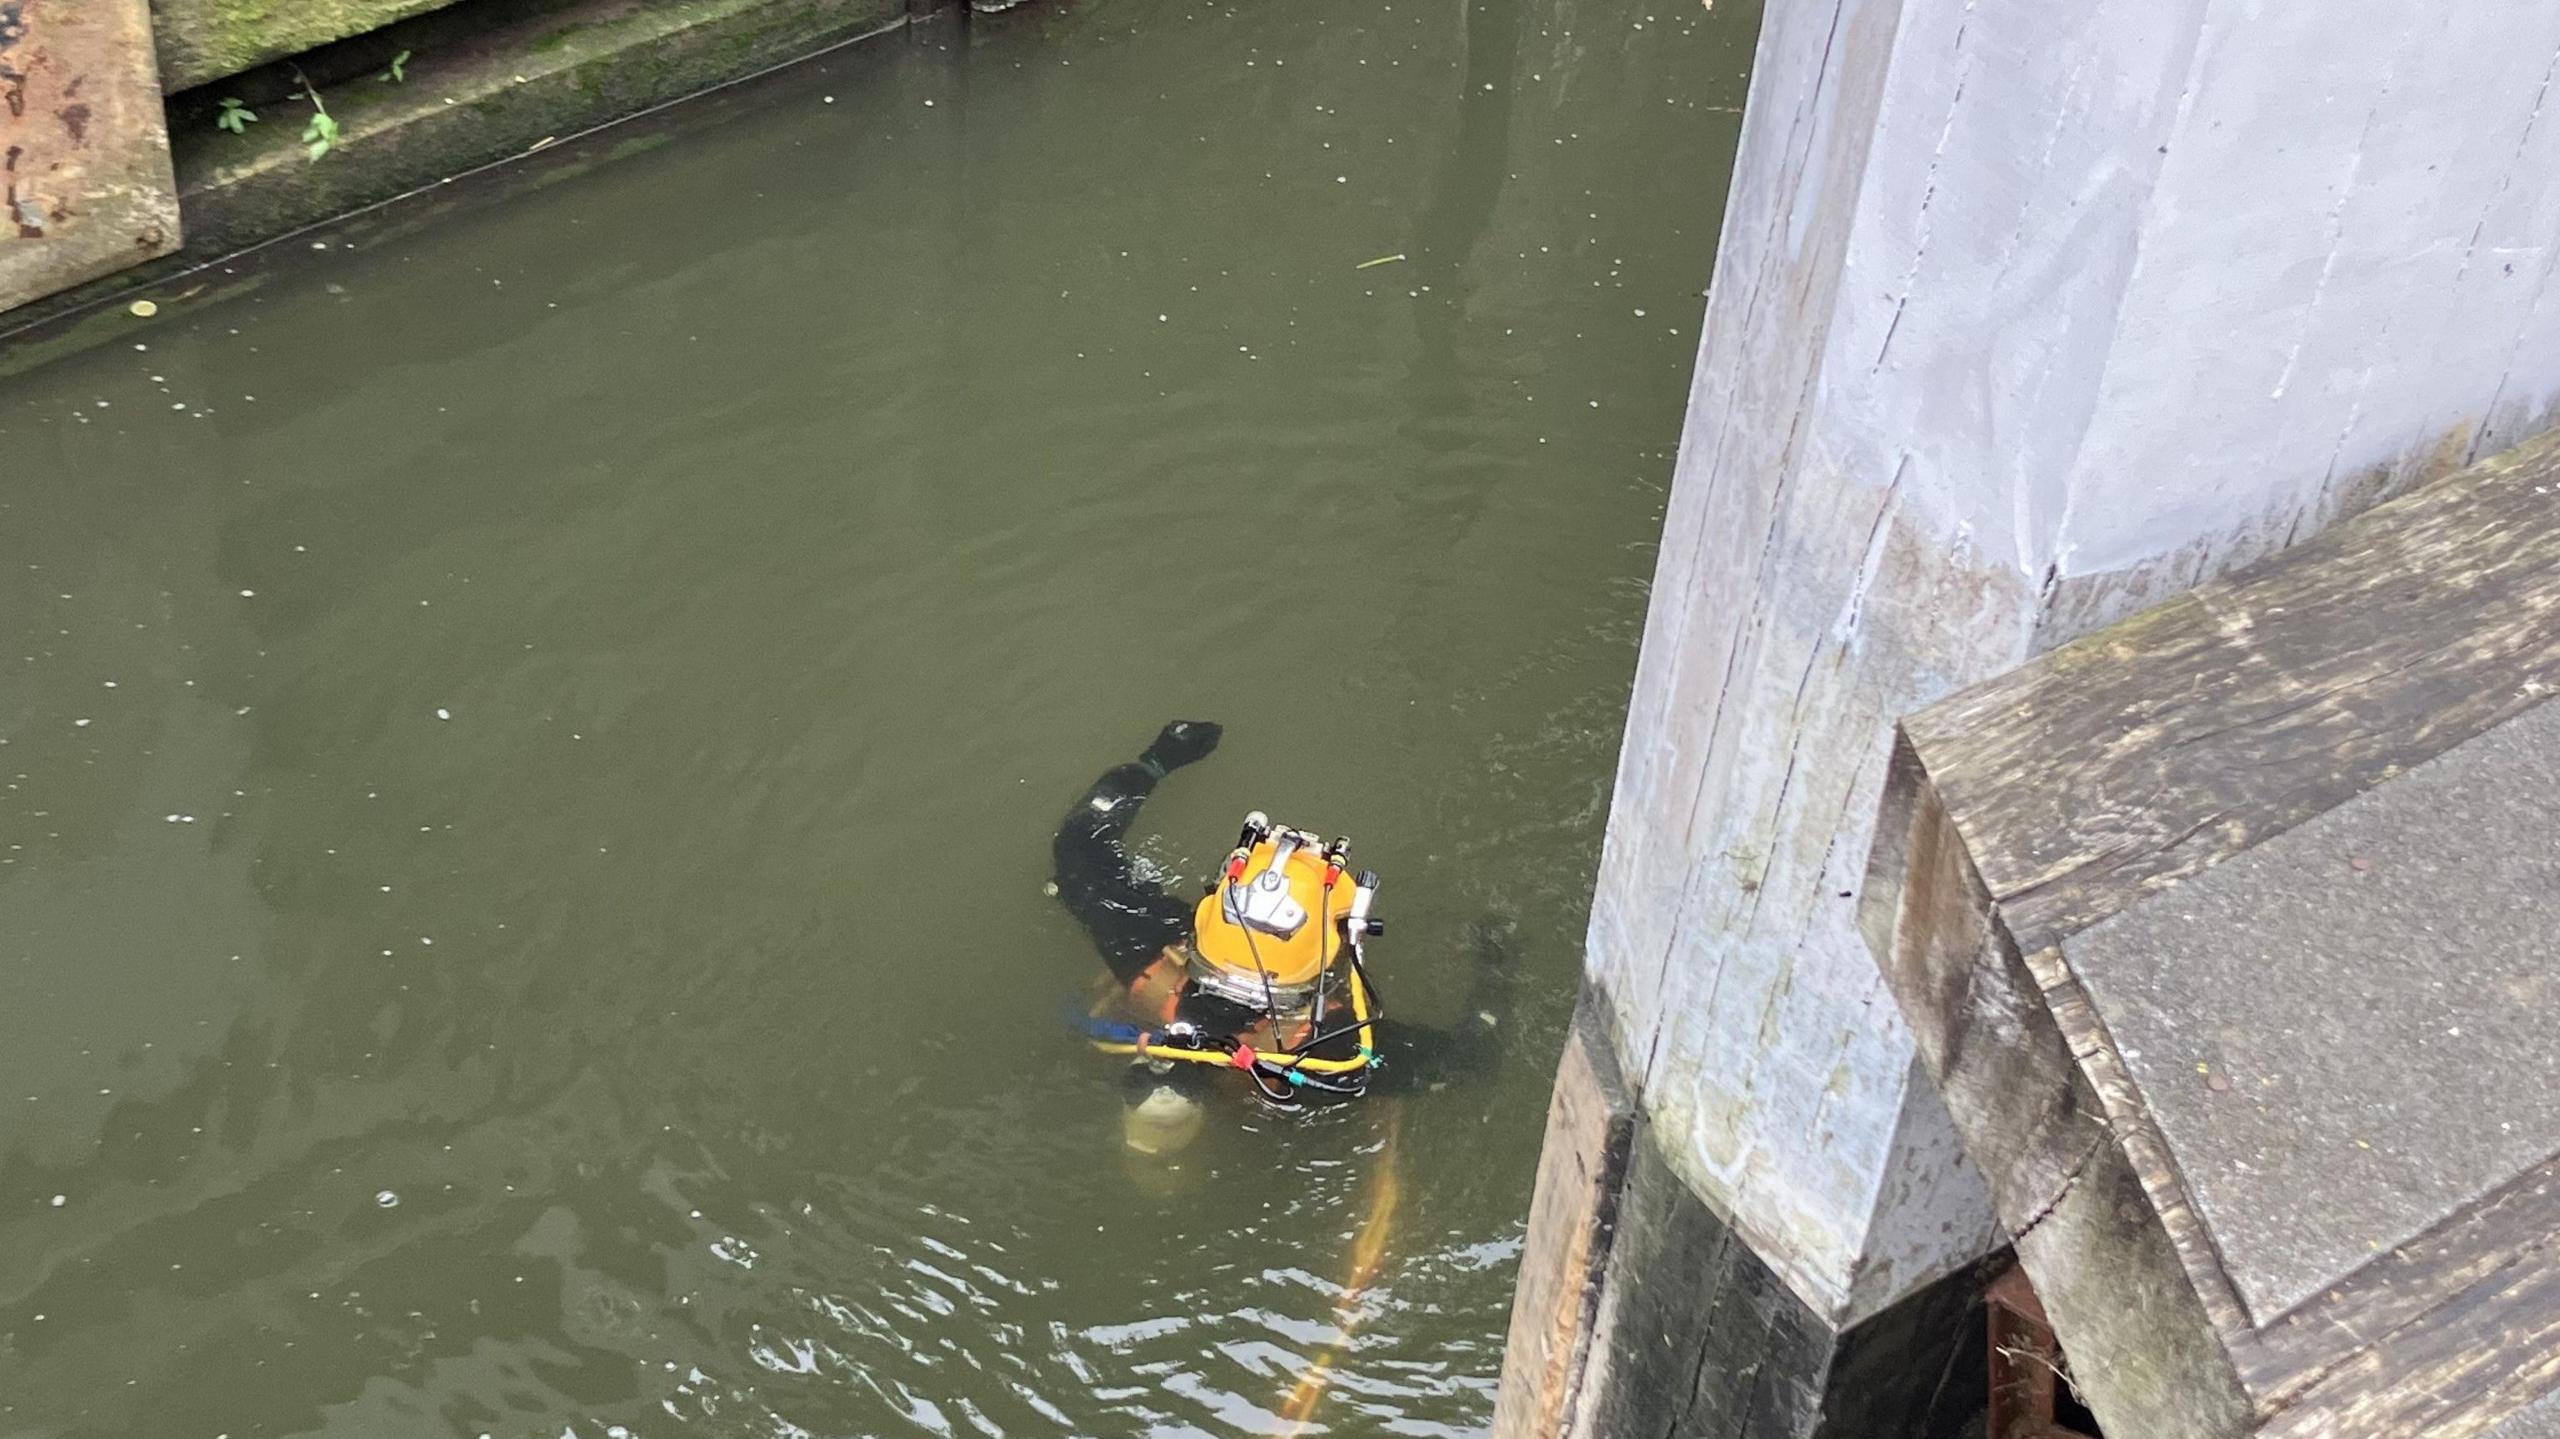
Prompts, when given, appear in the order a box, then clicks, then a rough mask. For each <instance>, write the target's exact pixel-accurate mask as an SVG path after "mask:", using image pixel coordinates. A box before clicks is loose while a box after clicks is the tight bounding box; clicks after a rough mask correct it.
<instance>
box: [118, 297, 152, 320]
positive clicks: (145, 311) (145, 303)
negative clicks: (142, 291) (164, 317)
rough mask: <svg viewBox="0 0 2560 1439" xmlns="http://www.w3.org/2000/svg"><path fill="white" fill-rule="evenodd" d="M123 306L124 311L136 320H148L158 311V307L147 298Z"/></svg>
mask: <svg viewBox="0 0 2560 1439" xmlns="http://www.w3.org/2000/svg"><path fill="white" fill-rule="evenodd" d="M124 308H125V313H127V314H129V315H131V316H133V317H134V318H135V319H137V320H148V319H150V318H151V317H152V316H154V315H156V314H159V313H160V307H159V306H158V305H155V304H153V303H151V302H150V301H149V300H136V301H134V302H133V303H132V304H130V305H127V306H125V307H124Z"/></svg>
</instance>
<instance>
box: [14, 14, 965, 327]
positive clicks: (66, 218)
mask: <svg viewBox="0 0 2560 1439" xmlns="http://www.w3.org/2000/svg"><path fill="white" fill-rule="evenodd" d="M978 8H982V9H1000V8H1005V6H1004V5H1002V4H999V3H994V0H982V3H981V4H980V5H979V7H978ZM958 9H959V7H958V6H957V5H956V4H954V3H952V0H537V3H517V0H458V3H457V0H148V3H146V0H5V3H0V17H5V23H0V56H6V57H13V58H12V60H11V64H12V65H13V66H14V68H15V70H17V71H25V72H28V73H31V74H32V75H33V77H34V81H33V82H32V83H35V84H36V85H38V86H39V90H38V95H37V97H38V98H39V99H42V97H43V96H44V95H48V94H53V93H54V90H46V89H42V88H41V87H42V86H43V85H44V84H45V82H46V81H47V78H48V77H51V81H52V84H53V86H54V89H55V90H58V89H59V88H60V87H62V86H66V85H67V86H71V87H72V88H73V89H74V90H75V91H76V99H74V100H70V101H59V100H58V101H57V103H53V104H44V105H39V106H37V107H36V108H35V109H34V110H33V111H32V112H26V111H24V110H23V109H22V108H21V107H12V108H11V109H10V110H8V111H0V127H5V130H6V136H7V144H8V145H9V146H10V147H13V151H14V158H13V159H12V161H11V185H12V195H13V196H18V195H21V194H22V193H23V194H33V193H35V192H36V191H38V190H41V191H42V193H43V195H44V197H45V203H44V204H43V205H42V206H41V207H39V208H42V209H43V210H44V211H45V212H46V214H47V219H46V222H45V223H44V224H43V225H42V226H41V227H37V226H33V225H25V224H22V225H18V226H15V227H13V229H12V230H11V232H10V233H9V235H8V236H7V238H6V239H5V241H0V243H5V246H6V248H5V249H0V333H6V332H8V331H10V330H12V329H17V328H21V327H23V326H26V325H28V324H32V323H35V322H37V321H40V320H44V319H48V318H51V317H53V316H56V315H59V314H62V313H65V312H67V311H70V310H74V309H78V308H81V307H83V306H86V305H89V304H93V303H95V302H97V301H98V300H100V299H104V298H108V297H111V296H115V295H118V294H120V293H122V292H124V291H128V290H133V291H139V290H141V289H142V288H143V287H146V286H148V285H150V284H151V283H153V282H154V281H156V280H158V279H161V278H163V277H165V276H167V275H169V274H171V273H172V272H174V271H177V270H181V269H184V268H187V267H190V266H193V265H196V264H201V263H203V262H205V261H207V260H211V259H216V258H219V257H221V256H224V255H229V254H233V253H236V252H238V251H240V250H242V249H244V248H247V247H250V246H253V245H256V244H259V243H261V242H263V241H266V240H270V239H274V238H276V237H277V236H279V235H284V234H288V233H291V232H292V231H294V230H297V229H300V228H302V227H304V226H306V225H311V224H314V223H317V222H319V221H322V220H327V219H331V218H334V217H336V216H339V215H343V214H346V213H348V212H350V211H353V210H357V209H361V208H363V207H364V206H367V205H371V204H376V203H378V202H380V201H383V200H387V199H390V198H392V197H394V196H397V195H401V194H405V193H407V192H409V191H412V190H415V189H418V188H420V187H422V186H427V185H432V184H435V183H437V182H438V181H440V180H444V179H448V178H451V177H453V176H455V175H459V174H462V173H465V172H467V171H470V170H473V169H476V168H478V167H480V166H484V165H487V164H490V163H493V162H495V161H499V160H504V159H507V158H510V157H512V156H516V155H521V154H523V153H525V152H527V151H529V150H532V149H536V148H540V147H541V146H543V145H545V144H548V143H551V142H553V141H555V140H558V139H561V138H565V137H567V136H570V135H574V134H576V133H578V132H580V131H583V130H587V129H591V128H593V127H595V126H598V125H602V124H606V123H608V122H611V121H613V120H617V119H621V118H623V117H625V116H628V115H632V114H635V113H638V112H639V111H642V110H646V109H649V108H651V107H654V106H657V105H662V104H665V103H666V102H668V101H671V100H675V99H679V98H681V97H683V96H686V95H690V94H694V93H697V92H699V91H702V90H705V89H709V88H712V87H715V86H718V85H721V84H725V83H727V82H729V81H733V80H737V79H740V78H742V77H744V76H747V75H752V74H755V73H757V72H758V71H761V70H765V69H769V68H771V67H773V66H775V65H780V64H785V63H788V62H790V61H792V60H796V59H800V58H803V57H805V56H808V55H811V54H814V53H816V52H818V51H821V50H824V49H827V48H829V47H831V46H835V45H839V44H843V43H846V42H848V41H852V40H857V39H861V38H864V37H866V36H872V35H878V34H883V33H886V32H888V31H891V30H895V29H898V28H900V27H902V26H904V25H906V24H907V23H909V22H910V21H911V20H915V19H922V18H927V17H930V16H933V15H937V14H942V13H944V12H946V11H957V10H958ZM38 56H41V57H44V59H45V63H44V64H41V65H39V64H35V63H33V61H32V58H31V57H38ZM66 67H68V68H66ZM6 73H10V71H7V70H0V74H6ZM314 94H316V96H317V99H316V101H315V100H314V99H313V98H312V97H313V95H314ZM164 95H165V96H166V100H165V107H164V101H163V96H164ZM233 102H236V107H237V108H239V109H242V110H245V112H246V113H247V114H254V115H255V116H256V118H255V120H254V121H252V120H248V119H246V118H242V119H240V120H237V121H235V122H232V123H231V124H230V125H228V126H226V124H225V123H224V118H223V117H224V114H225V112H226V109H228V108H234V104H233ZM322 108H325V110H326V112H327V114H328V116H329V118H330V119H331V120H332V121H333V122H335V124H336V126H337V127H338V128H337V131H336V136H335V140H334V142H333V144H332V146H331V148H330V149H329V152H328V153H327V154H325V155H323V156H321V157H320V158H318V159H314V158H313V157H312V156H311V155H310V154H309V153H308V150H307V148H306V145H305V141H304V135H305V127H306V126H307V125H308V124H309V123H310V121H311V120H312V117H313V116H314V114H315V113H316V112H317V111H318V110H320V109H322ZM66 109H67V110H73V111H76V112H77V113H76V115H75V117H74V119H73V120H71V121H65V120H63V119H61V118H60V112H63V111H65V110H66ZM12 208H13V210H14V209H16V205H15V201H14V199H13V202H12ZM28 213H30V214H32V213H34V209H33V208H31V209H29V211H28ZM101 276H103V277H104V278H101Z"/></svg>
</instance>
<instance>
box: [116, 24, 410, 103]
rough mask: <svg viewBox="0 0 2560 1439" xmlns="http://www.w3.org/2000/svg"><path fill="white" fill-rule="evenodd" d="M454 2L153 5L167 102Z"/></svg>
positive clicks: (152, 29) (154, 26)
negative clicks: (228, 77) (199, 87)
mask: <svg viewBox="0 0 2560 1439" xmlns="http://www.w3.org/2000/svg"><path fill="white" fill-rule="evenodd" d="M451 3H452V0H151V21H152V25H151V33H152V39H153V41H154V42H155V43H156V44H157V45H158V47H159V51H160V89H161V91H162V92H163V93H165V94H172V95H174V94H176V93H177V92H178V91H180V90H185V89H189V88H191V87H193V86H197V85H201V84H203V83H205V82H206V81H208V80H219V79H221V78H222V77H223V76H225V75H237V74H239V73H240V72H241V71H243V70H247V69H251V68H253V67H255V66H259V65H264V64H266V63H267V62H268V61H270V60H280V59H282V58H284V57H285V56H287V55H299V54H301V53H302V52H303V51H305V50H308V49H311V48H312V47H313V46H316V45H326V44H328V43H329V42H330V41H332V40H344V39H346V38H347V37H348V36H350V35H361V34H363V33H365V32H366V31H368V30H379V29H381V28H382V27H383V26H385V25H388V24H391V23H392V22H393V21H395V20H405V19H407V18H409V17H410V16H412V15H418V14H423V13H424V12H426V11H429V10H435V9H439V8H441V7H443V6H445V5H449V4H451Z"/></svg>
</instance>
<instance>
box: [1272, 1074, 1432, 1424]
mask: <svg viewBox="0 0 2560 1439" xmlns="http://www.w3.org/2000/svg"><path fill="white" fill-rule="evenodd" d="M1403 1192H1404V1177H1403V1176H1402V1175H1401V1174H1399V1173H1397V1171H1396V1110H1394V1109H1393V1108H1390V1109H1388V1111H1387V1142H1386V1143H1385V1144H1384V1145H1383V1146H1381V1147H1380V1148H1379V1150H1378V1170H1377V1176H1376V1178H1374V1179H1373V1180H1371V1181H1370V1185H1369V1213H1368V1216H1367V1217H1366V1218H1364V1219H1362V1220H1361V1221H1360V1232H1359V1233H1358V1234H1356V1235H1354V1236H1353V1237H1352V1240H1351V1267H1350V1271H1349V1272H1348V1273H1347V1274H1346V1275H1344V1277H1343V1280H1342V1297H1341V1298H1339V1299H1337V1300H1335V1301H1334V1308H1333V1313H1334V1329H1335V1338H1334V1341H1333V1344H1332V1346H1331V1347H1329V1348H1327V1349H1326V1350H1325V1351H1324V1352H1323V1353H1322V1354H1319V1355H1317V1356H1316V1359H1315V1362H1314V1363H1312V1364H1309V1365H1308V1366H1307V1370H1306V1372H1305V1373H1304V1374H1301V1375H1299V1376H1298V1387H1296V1388H1295V1389H1292V1390H1290V1391H1289V1397H1288V1398H1287V1399H1286V1400H1285V1401H1283V1402H1282V1403H1281V1405H1280V1419H1281V1422H1282V1423H1284V1424H1287V1425H1288V1426H1290V1427H1289V1428H1288V1429H1287V1431H1286V1432H1287V1433H1288V1434H1290V1435H1292V1436H1294V1435H1298V1434H1303V1433H1306V1432H1307V1426H1308V1424H1309V1423H1310V1422H1312V1421H1311V1418H1310V1416H1312V1415H1313V1414H1314V1413H1315V1408H1316V1404H1317V1401H1319V1400H1321V1399H1322V1398H1323V1397H1324V1392H1325V1386H1326V1384H1327V1383H1328V1382H1329V1381H1330V1380H1331V1378H1332V1376H1333V1371H1334V1368H1335V1366H1336V1365H1337V1364H1339V1363H1340V1362H1341V1360H1342V1356H1343V1353H1344V1351H1346V1350H1348V1349H1349V1348H1350V1347H1351V1331H1352V1328H1353V1326H1354V1325H1356V1324H1358V1323H1359V1319H1360V1316H1359V1305H1360V1297H1361V1296H1362V1295H1363V1294H1366V1293H1367V1292H1368V1290H1369V1286H1370V1284H1371V1283H1373V1282H1374V1281H1375V1280H1376V1279H1377V1277H1378V1270H1379V1269H1380V1268H1381V1267H1382V1266H1383V1265H1384V1263H1385V1260H1386V1255H1387V1227H1388V1225H1389V1224H1390V1223H1392V1222H1393V1221H1394V1219H1395V1213H1396V1200H1397V1199H1398V1198H1400V1197H1401V1196H1402V1194H1403Z"/></svg>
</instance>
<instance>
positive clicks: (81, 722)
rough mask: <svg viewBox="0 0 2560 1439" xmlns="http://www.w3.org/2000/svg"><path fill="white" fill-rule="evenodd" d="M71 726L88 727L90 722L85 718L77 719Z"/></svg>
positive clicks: (74, 727)
mask: <svg viewBox="0 0 2560 1439" xmlns="http://www.w3.org/2000/svg"><path fill="white" fill-rule="evenodd" d="M71 727H72V728H73V729H87V728H88V727H89V722H88V721H87V720H84V719H76V720H73V721H72V722H71Z"/></svg>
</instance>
